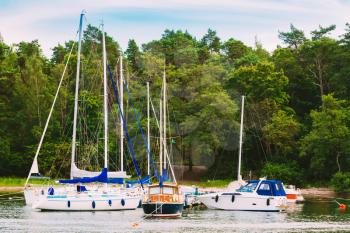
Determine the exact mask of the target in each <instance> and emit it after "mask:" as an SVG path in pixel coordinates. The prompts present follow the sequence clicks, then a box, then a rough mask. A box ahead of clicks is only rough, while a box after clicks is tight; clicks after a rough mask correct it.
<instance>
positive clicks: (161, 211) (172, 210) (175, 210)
mask: <svg viewBox="0 0 350 233" xmlns="http://www.w3.org/2000/svg"><path fill="white" fill-rule="evenodd" d="M183 207H184V204H183V203H162V202H158V203H154V202H148V203H142V209H143V212H144V213H145V215H146V216H152V217H164V218H172V217H173V218H176V217H180V216H181V213H182V210H183Z"/></svg>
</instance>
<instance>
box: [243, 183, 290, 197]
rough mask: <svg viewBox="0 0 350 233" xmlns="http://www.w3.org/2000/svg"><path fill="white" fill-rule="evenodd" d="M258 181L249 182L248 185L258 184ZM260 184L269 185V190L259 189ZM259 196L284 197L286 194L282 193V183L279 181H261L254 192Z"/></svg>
mask: <svg viewBox="0 0 350 233" xmlns="http://www.w3.org/2000/svg"><path fill="white" fill-rule="evenodd" d="M259 182H260V181H259V180H249V181H248V183H249V184H250V183H259ZM262 184H267V185H269V190H263V189H259V188H260V187H261V186H262ZM256 192H257V193H258V194H259V195H263V196H286V192H285V191H284V188H283V185H282V181H280V180H263V181H261V184H260V185H259V186H258V187H257V191H256Z"/></svg>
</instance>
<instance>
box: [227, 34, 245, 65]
mask: <svg viewBox="0 0 350 233" xmlns="http://www.w3.org/2000/svg"><path fill="white" fill-rule="evenodd" d="M222 50H223V52H224V54H225V55H226V56H227V57H228V59H229V60H230V61H231V62H234V61H235V60H237V59H239V58H241V57H243V56H245V55H247V54H248V52H249V51H250V50H251V49H250V48H249V47H247V46H246V45H245V44H243V42H242V41H239V40H235V39H233V38H230V39H228V40H227V41H225V43H224V44H223V45H222Z"/></svg>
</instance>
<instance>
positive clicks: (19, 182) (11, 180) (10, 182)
mask: <svg viewBox="0 0 350 233" xmlns="http://www.w3.org/2000/svg"><path fill="white" fill-rule="evenodd" d="M25 182H26V179H25V178H21V177H0V187H21V186H24V183H25ZM50 182H53V181H51V180H35V179H31V180H30V182H29V183H31V184H47V183H50Z"/></svg>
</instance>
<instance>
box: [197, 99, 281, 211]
mask: <svg viewBox="0 0 350 233" xmlns="http://www.w3.org/2000/svg"><path fill="white" fill-rule="evenodd" d="M243 117H244V96H242V108H241V125H240V139H239V159H238V174H237V180H238V183H240V184H242V186H241V187H240V188H238V189H236V188H231V189H229V190H228V191H227V192H220V193H210V194H205V195H201V196H199V197H198V198H199V200H200V201H201V202H202V203H203V204H204V205H205V206H207V207H208V208H209V209H220V210H242V211H266V212H278V211H281V210H284V209H285V208H286V204H287V199H286V193H285V191H284V188H283V184H282V182H281V181H280V180H266V179H260V180H249V181H248V182H247V183H244V182H243V181H242V176H241V158H242V143H243Z"/></svg>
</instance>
